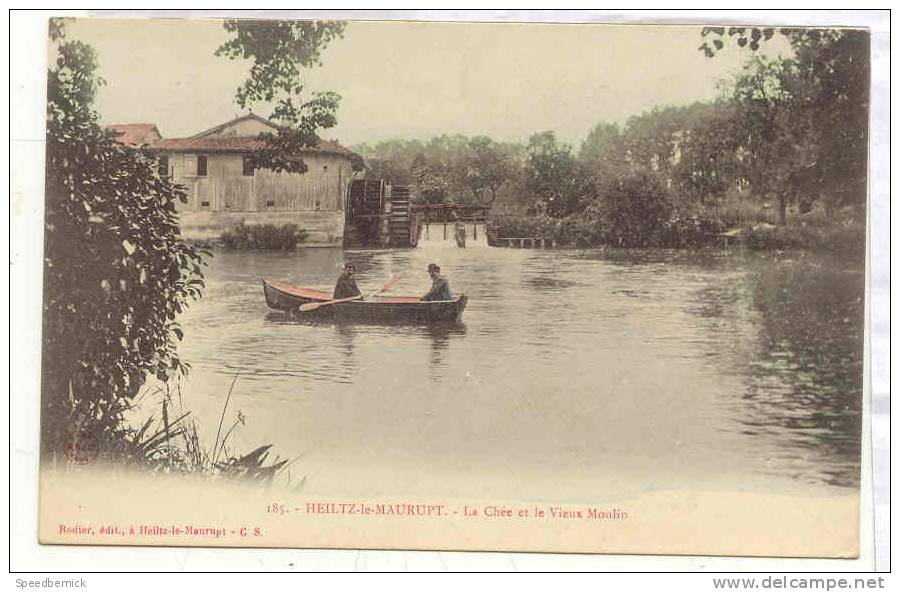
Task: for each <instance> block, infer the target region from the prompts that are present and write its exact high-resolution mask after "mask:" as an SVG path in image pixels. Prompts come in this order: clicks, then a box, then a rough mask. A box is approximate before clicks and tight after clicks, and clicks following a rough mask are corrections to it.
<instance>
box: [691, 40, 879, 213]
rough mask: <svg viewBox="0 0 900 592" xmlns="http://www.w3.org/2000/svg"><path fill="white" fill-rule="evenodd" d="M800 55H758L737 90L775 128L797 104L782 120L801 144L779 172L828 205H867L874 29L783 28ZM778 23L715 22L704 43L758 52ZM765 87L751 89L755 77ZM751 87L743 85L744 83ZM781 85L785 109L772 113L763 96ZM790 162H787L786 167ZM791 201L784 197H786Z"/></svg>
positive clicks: (710, 50) (780, 104)
mask: <svg viewBox="0 0 900 592" xmlns="http://www.w3.org/2000/svg"><path fill="white" fill-rule="evenodd" d="M777 33H778V34H780V35H781V36H783V38H784V39H786V40H787V42H788V43H789V44H790V46H791V48H792V50H793V56H790V57H787V58H781V59H779V60H775V61H770V62H769V63H768V64H763V63H761V62H759V61H756V62H751V63H750V66H749V70H748V71H746V72H745V73H743V74H741V75H739V77H738V80H737V81H736V82H737V84H736V86H738V87H739V88H737V89H736V94H737V96H738V98H739V99H740V98H741V97H742V96H743V97H748V96H751V97H752V94H755V95H757V96H758V97H761V95H762V94H766V95H767V97H763V98H762V101H761V100H758V99H755V100H754V101H753V103H754V109H755V110H756V112H757V113H758V115H759V116H760V117H762V118H764V119H765V122H764V125H769V126H770V127H771V126H773V125H775V122H776V121H777V120H778V119H779V118H781V117H782V116H783V115H784V113H785V110H786V108H790V109H791V110H792V115H790V116H789V117H788V121H785V122H784V124H783V125H782V129H783V130H785V131H787V133H788V134H789V139H791V140H792V141H794V143H795V145H796V147H797V148H796V151H795V153H793V154H791V155H790V158H788V160H787V161H785V162H786V164H792V165H793V166H794V168H793V170H789V171H781V170H779V174H780V175H781V176H782V177H784V178H785V179H789V180H790V181H791V182H792V183H793V186H792V189H793V191H794V192H795V193H798V194H799V199H800V201H801V203H807V204H808V203H810V202H812V201H814V200H821V201H823V202H824V203H825V205H826V206H827V207H835V206H846V205H852V206H855V207H857V208H863V207H864V205H865V201H866V184H867V164H868V114H869V107H868V103H869V69H870V61H869V35H868V33H867V32H866V31H863V30H858V29H804V28H782V29H778V30H777ZM775 34H776V29H773V28H759V27H729V28H727V29H726V28H725V27H707V28H705V29H703V30H702V31H701V36H702V37H703V38H704V42H703V44H702V45H701V46H700V50H701V51H703V52H704V53H705V54H706V55H707V56H709V57H713V56H715V55H716V53H717V52H718V51H719V50H721V49H722V48H724V47H725V44H726V43H727V42H728V41H729V40H732V39H733V40H734V41H735V43H736V44H737V45H738V46H739V47H745V48H748V49H749V50H751V51H756V50H758V49H759V48H760V47H761V44H762V43H764V42H766V41H768V40H770V39H772V38H773V37H774V36H775ZM754 79H755V83H756V86H757V89H756V90H755V91H753V93H748V92H747V89H748V87H749V85H748V82H753V81H754ZM741 86H743V87H744V88H743V89H741V88H740V87H741ZM773 92H777V94H778V95H779V96H777V101H774V102H773V101H769V104H770V105H771V106H772V107H773V108H775V109H777V111H778V113H764V112H763V110H762V107H763V103H764V102H765V101H766V100H767V99H768V98H771V97H772V96H773ZM781 168H782V169H783V168H784V166H782V167H781ZM782 206H783V204H782Z"/></svg>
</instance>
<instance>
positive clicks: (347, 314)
mask: <svg viewBox="0 0 900 592" xmlns="http://www.w3.org/2000/svg"><path fill="white" fill-rule="evenodd" d="M262 284H263V293H264V294H265V296H266V304H267V305H268V306H269V308H272V309H275V310H281V311H285V312H288V313H290V314H291V315H293V316H296V317H297V318H310V319H334V320H342V321H343V320H347V321H358V322H374V323H385V322H386V323H391V322H401V323H439V322H447V321H456V320H458V319H459V318H460V317H461V316H462V313H463V310H465V308H466V303H467V302H468V300H469V298H468V296H466V295H465V294H461V295H460V296H457V297H456V298H454V299H453V300H434V301H428V302H422V301H421V300H419V299H418V298H416V297H415V296H376V297H375V298H373V299H371V300H352V301H350V302H339V303H337V304H329V305H328V306H321V307H319V308H317V309H316V310H311V311H307V312H301V311H300V305H301V304H307V303H310V302H328V301H329V300H331V299H332V295H331V294H329V293H328V292H322V291H321V290H314V289H312V288H301V287H300V286H294V285H291V284H288V283H285V282H278V281H275V280H269V279H264V280H263V281H262Z"/></svg>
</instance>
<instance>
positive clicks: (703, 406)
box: [180, 246, 864, 502]
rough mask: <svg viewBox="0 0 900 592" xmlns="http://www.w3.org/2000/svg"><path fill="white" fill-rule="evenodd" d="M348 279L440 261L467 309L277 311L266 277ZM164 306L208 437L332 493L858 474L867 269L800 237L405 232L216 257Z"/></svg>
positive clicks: (418, 281)
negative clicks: (553, 243) (348, 265)
mask: <svg viewBox="0 0 900 592" xmlns="http://www.w3.org/2000/svg"><path fill="white" fill-rule="evenodd" d="M344 261H352V262H353V263H355V264H356V268H357V270H358V272H357V273H358V281H359V284H360V286H361V288H362V290H363V292H369V291H374V290H375V289H377V288H378V287H380V286H381V285H382V284H384V283H385V282H386V281H387V280H388V279H389V278H390V277H392V276H393V275H394V274H397V273H399V272H401V271H403V272H407V276H406V277H405V279H404V280H403V281H401V282H400V283H399V284H398V285H397V286H396V287H395V288H394V290H393V291H392V294H395V295H417V294H421V293H424V292H425V291H426V290H427V289H428V288H429V285H430V280H429V278H428V276H427V274H426V271H425V268H426V266H427V264H428V263H429V262H431V261H435V262H437V263H439V264H440V265H441V267H442V268H443V269H444V272H445V274H446V275H447V277H448V278H449V281H450V285H451V288H452V289H453V291H454V292H455V293H457V292H462V291H465V292H467V293H468V294H469V297H470V299H469V305H468V308H467V309H466V311H465V314H464V316H463V321H462V322H461V323H459V324H454V325H449V326H432V327H429V326H384V325H336V324H328V323H325V324H312V323H303V322H294V321H289V320H287V319H285V318H284V317H283V316H281V315H280V314H277V313H271V312H270V311H269V310H268V309H267V308H266V305H265V301H264V299H263V294H262V288H261V284H260V278H262V277H269V278H275V279H279V280H282V281H287V282H290V283H294V284H297V285H302V286H309V287H318V288H322V289H325V290H330V289H331V287H332V286H333V284H334V281H335V280H336V278H337V276H338V275H339V273H340V268H341V265H342V264H343V262H344ZM207 276H208V277H207V279H208V287H207V289H206V292H205V295H204V297H203V299H202V300H201V301H199V302H197V303H195V304H193V305H192V307H191V308H190V310H189V311H188V312H186V313H185V314H184V315H183V316H182V318H181V319H180V321H181V323H182V325H183V327H184V330H185V334H186V335H185V341H184V342H183V344H182V346H181V349H180V351H181V354H182V357H183V359H185V360H186V361H188V362H189V363H190V364H191V365H192V370H191V374H190V377H189V378H188V379H187V381H186V383H185V385H184V388H183V400H184V406H185V407H186V408H188V409H190V410H191V411H192V412H193V414H194V416H195V418H196V419H197V420H198V421H199V423H200V428H201V436H202V437H204V439H207V440H209V443H210V445H211V444H212V441H213V440H214V438H215V434H216V430H217V426H218V423H219V418H220V414H221V412H222V406H223V404H224V402H225V397H226V393H227V392H228V389H229V385H230V384H231V382H232V379H233V378H234V376H235V374H236V373H238V372H239V376H238V378H237V381H236V384H235V387H234V391H233V395H232V399H231V402H230V404H229V407H228V409H227V411H226V414H225V420H224V428H223V429H227V428H228V427H229V426H230V425H231V424H232V423H233V422H234V418H235V416H236V414H237V412H238V411H239V412H240V413H241V415H242V417H243V418H244V419H245V425H241V426H239V427H238V428H236V430H235V431H234V436H233V438H232V440H231V444H232V445H233V446H234V447H235V448H238V449H240V450H241V451H243V452H246V451H249V450H250V449H252V448H254V447H255V446H257V445H259V444H263V443H272V444H274V448H273V452H275V453H277V454H279V455H280V456H282V457H287V458H291V459H295V460H294V462H293V463H292V464H291V466H290V475H291V476H290V478H291V479H292V481H297V480H299V479H300V478H301V477H305V478H306V482H305V485H304V487H305V490H306V491H308V492H315V493H317V494H323V495H324V494H331V495H369V496H377V495H397V494H403V495H405V496H410V495H416V494H419V495H446V496H460V497H469V498H473V497H475V498H482V499H534V500H554V501H559V502H563V501H575V500H580V499H594V500H599V499H621V497H622V496H627V495H630V494H637V493H641V492H647V491H653V490H665V489H677V488H685V487H689V488H703V489H708V490H730V491H735V490H739V491H749V490H762V491H773V490H779V491H781V490H784V491H796V490H802V491H803V492H805V493H813V494H816V495H817V494H819V493H821V494H823V495H825V494H828V492H832V493H833V492H834V491H835V490H843V491H848V489H847V488H854V487H857V485H858V482H859V455H860V443H859V439H860V408H861V396H862V356H863V353H862V334H863V306H864V305H863V283H864V276H863V272H862V270H861V269H860V268H859V267H858V266H855V265H853V264H849V263H845V262H844V263H842V262H839V261H835V260H832V259H829V258H825V257H818V256H813V255H809V254H803V253H794V254H785V253H781V254H774V253H752V252H746V251H740V250H732V251H719V250H710V251H666V250H585V251H579V250H570V251H566V250H552V251H551V250H530V249H525V250H520V249H505V248H487V247H483V248H466V249H459V248H445V246H441V248H427V247H426V248H419V249H414V250H382V251H344V250H341V249H300V250H298V251H296V252H293V253H277V254H276V253H234V252H223V251H217V252H216V253H215V257H214V258H213V259H212V261H211V263H210V266H209V269H208V274H207Z"/></svg>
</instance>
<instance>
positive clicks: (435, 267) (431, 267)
mask: <svg viewBox="0 0 900 592" xmlns="http://www.w3.org/2000/svg"><path fill="white" fill-rule="evenodd" d="M440 270H441V267H440V266H439V265H437V264H435V263H429V264H428V271H429V273H430V272H432V271H440Z"/></svg>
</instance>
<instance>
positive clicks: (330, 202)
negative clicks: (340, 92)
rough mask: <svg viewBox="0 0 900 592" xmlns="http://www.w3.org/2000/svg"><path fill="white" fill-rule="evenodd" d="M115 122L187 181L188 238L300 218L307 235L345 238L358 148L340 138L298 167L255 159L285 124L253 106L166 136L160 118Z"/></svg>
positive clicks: (182, 209) (327, 240)
mask: <svg viewBox="0 0 900 592" xmlns="http://www.w3.org/2000/svg"><path fill="white" fill-rule="evenodd" d="M109 127H110V128H111V129H113V130H114V131H116V132H119V135H118V136H117V139H118V140H119V141H120V142H122V143H124V144H126V145H128V146H132V147H143V146H146V147H147V148H149V149H150V150H151V151H152V152H155V153H156V154H158V155H159V159H160V167H161V170H164V171H166V173H167V174H168V175H169V176H170V177H171V178H172V179H173V180H174V181H175V182H177V183H180V184H181V185H184V186H185V187H186V188H187V192H188V203H187V204H181V203H179V204H177V206H176V207H177V209H178V211H179V218H180V224H181V231H182V234H183V235H184V236H185V237H186V238H191V239H215V238H218V237H219V235H220V234H221V232H222V231H223V230H225V229H226V228H230V227H233V226H235V225H237V224H239V223H244V224H276V225H281V224H287V223H293V224H297V225H299V226H301V227H303V228H304V229H306V230H307V232H308V233H309V235H308V238H307V239H306V242H307V243H311V244H321V245H340V244H341V243H342V240H343V235H344V221H345V215H344V212H345V211H346V209H347V198H348V193H349V187H350V183H351V181H352V180H353V176H354V172H353V167H352V162H353V156H354V155H353V152H351V151H350V150H348V149H347V148H344V147H343V146H341V145H340V144H339V143H338V142H337V141H334V140H330V141H322V142H320V143H319V145H318V146H315V147H311V148H309V149H308V150H307V151H306V152H305V153H304V155H303V160H304V162H305V163H306V166H307V171H306V172H305V173H303V174H298V173H287V172H274V171H271V170H268V169H258V168H256V167H255V166H254V165H253V158H252V155H253V152H254V151H255V150H257V149H259V148H260V147H262V145H263V141H262V140H261V139H260V138H259V135H260V134H261V133H264V132H273V131H276V130H277V129H278V128H277V126H276V125H275V124H274V123H272V122H270V121H268V120H267V119H264V118H262V117H260V116H258V115H255V114H253V113H250V114H248V115H244V116H242V117H238V118H237V119H233V120H231V121H228V122H226V123H223V124H221V125H217V126H215V127H213V128H211V129H208V130H206V131H203V132H200V133H198V134H195V135H193V136H191V137H189V138H162V137H161V135H160V133H159V130H158V129H157V128H156V126H155V125H152V124H113V125H110V126H109Z"/></svg>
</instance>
